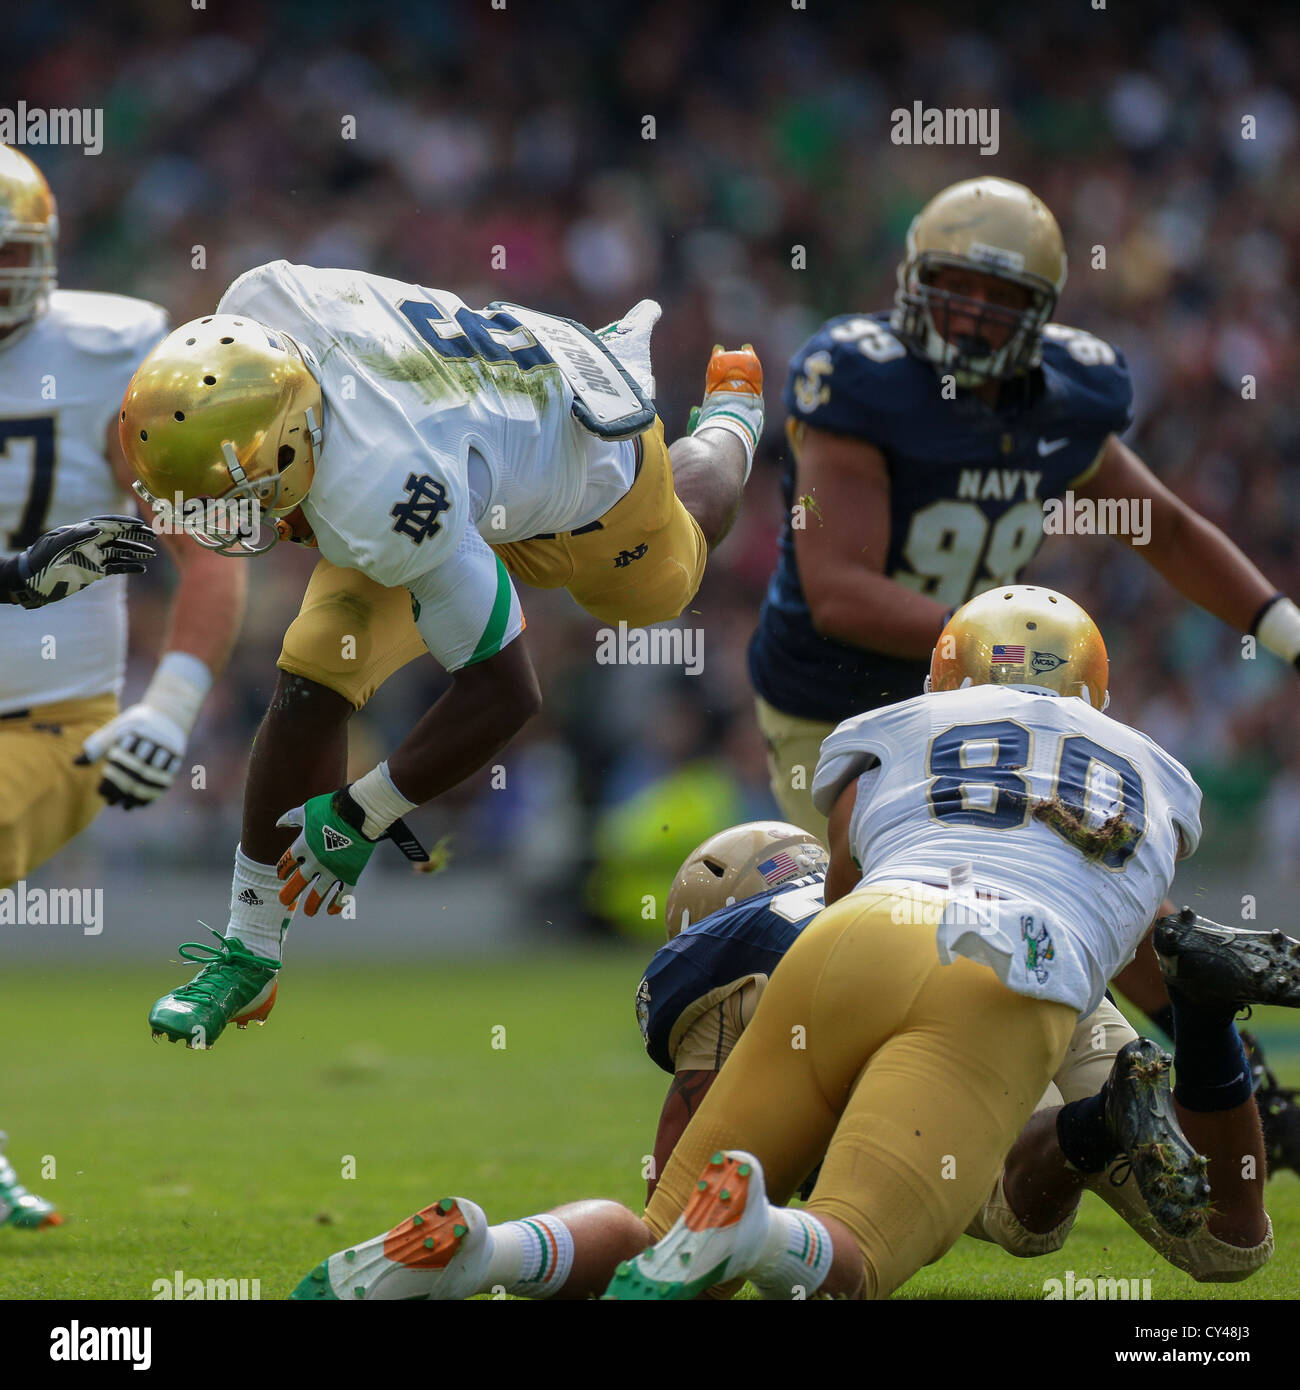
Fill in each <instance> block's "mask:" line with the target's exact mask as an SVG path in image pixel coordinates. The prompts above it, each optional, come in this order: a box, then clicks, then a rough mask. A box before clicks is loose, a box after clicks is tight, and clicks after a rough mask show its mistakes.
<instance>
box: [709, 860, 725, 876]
mask: <svg viewBox="0 0 1300 1390" xmlns="http://www.w3.org/2000/svg"><path fill="white" fill-rule="evenodd" d="M704 867H705V868H706V869H708V871H709V872H710V873H711V874H712V875H713V876H714V878H722V877H723V875H725V874H726V872H727V866H726V865H725V864H719V863H718V861H717V860H716V859H706V860H704Z"/></svg>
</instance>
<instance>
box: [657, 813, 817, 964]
mask: <svg viewBox="0 0 1300 1390" xmlns="http://www.w3.org/2000/svg"><path fill="white" fill-rule="evenodd" d="M829 863H830V855H829V854H828V853H827V851H826V846H825V845H823V844H822V843H821V841H820V840H818V838H817V837H816V836H815V835H811V834H809V832H808V831H806V830H800V829H799V827H798V826H797V825H789V824H787V823H786V822H785V821H775V820H756V821H749V822H747V823H746V824H744V825H733V826H732V827H731V829H730V830H723V831H721V832H720V833H719V834H717V835H712V836H710V837H709V839H707V840H705V841H704V843H703V844H702V845H700V846H698V847H697V848H696V849H694V850H692V851H691V853H690V854H689V855H687V857H686V862H685V863H684V864H683V865H682V867H681V868H680V869H678V871H677V877H676V878H675V879H673V886H672V887H671V888H670V889H669V890H668V911H667V918H668V938H669V940H671V939H672V938H673V937H675V936H676V935H677V934H678V933H679V932H680V931H682V930H683V929H684V928H686V927H689V926H690V925H691V923H692V922H700V921H703V919H704V918H705V917H708V916H709V915H710V914H711V913H714V912H717V911H718V910H719V909H720V908H724V907H726V906H727V905H728V904H730V903H734V902H741V901H742V900H743V899H745V898H752V897H753V896H754V895H755V894H756V893H762V892H764V891H765V890H766V889H768V888H775V887H777V886H778V885H779V884H782V883H785V882H787V881H788V880H790V879H792V878H802V877H803V876H804V875H805V874H816V873H825V872H826V867H827V865H828V864H829Z"/></svg>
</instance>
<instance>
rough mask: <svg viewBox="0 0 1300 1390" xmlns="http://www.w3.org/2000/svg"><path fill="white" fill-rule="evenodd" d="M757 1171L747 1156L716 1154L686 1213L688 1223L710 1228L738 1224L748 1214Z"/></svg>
mask: <svg viewBox="0 0 1300 1390" xmlns="http://www.w3.org/2000/svg"><path fill="white" fill-rule="evenodd" d="M753 1171H754V1170H753V1167H752V1165H751V1164H748V1163H746V1162H744V1160H743V1159H738V1158H729V1157H728V1156H727V1155H725V1154H721V1153H719V1154H715V1155H714V1156H713V1159H712V1160H711V1161H710V1163H709V1166H708V1167H707V1168H706V1169H705V1170H704V1173H703V1175H702V1176H701V1178H700V1180H699V1182H698V1183H696V1191H695V1192H694V1193H693V1194H692V1196H691V1200H690V1201H689V1202H688V1203H687V1204H686V1210H685V1211H684V1212H683V1213H682V1220H683V1221H685V1223H686V1225H687V1227H688V1228H689V1229H690V1230H692V1231H709V1230H717V1229H720V1228H721V1227H724V1226H734V1225H735V1223H736V1222H737V1221H739V1220H740V1218H741V1217H742V1216H743V1215H744V1214H745V1203H746V1201H747V1200H748V1197H749V1183H750V1178H751V1176H752V1175H753Z"/></svg>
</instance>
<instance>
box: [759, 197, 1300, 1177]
mask: <svg viewBox="0 0 1300 1390" xmlns="http://www.w3.org/2000/svg"><path fill="white" fill-rule="evenodd" d="M1065 279H1066V256H1065V248H1064V243H1063V241H1062V238H1061V232H1060V229H1059V228H1058V226H1057V223H1056V219H1055V218H1054V217H1053V216H1052V213H1051V211H1050V210H1049V209H1048V208H1047V207H1046V206H1045V205H1044V204H1043V203H1042V202H1041V201H1040V200H1039V199H1038V198H1036V197H1035V196H1034V194H1033V193H1031V192H1030V191H1029V189H1027V188H1024V187H1022V186H1021V185H1020V184H1017V183H1011V182H1009V181H1007V180H1006V179H999V178H977V179H968V180H965V181H964V182H961V183H956V184H953V185H952V186H951V187H949V188H945V189H944V190H942V191H941V192H940V193H939V194H937V195H936V196H935V197H934V198H933V199H932V200H931V201H930V202H929V203H928V204H926V206H925V207H924V208H923V209H922V210H921V212H920V213H919V214H918V215H917V217H916V218H915V219H914V221H913V222H912V224H911V228H910V229H909V231H908V234H907V243H906V251H905V254H904V257H903V260H902V261H901V262H900V264H899V267H898V293H897V296H896V302H895V306H894V308H893V310H892V312H882V313H872V314H844V315H840V316H839V317H836V318H833V319H831V320H829V321H828V322H827V323H826V324H824V325H823V326H822V328H821V329H819V330H818V332H817V333H815V334H814V335H813V337H812V338H811V339H810V340H809V341H808V342H807V343H806V344H804V346H803V347H802V348H801V349H800V350H799V352H798V353H797V354H796V355H795V357H794V359H793V361H792V363H791V367H790V374H789V378H788V380H787V384H786V388H785V395H784V401H785V405H786V409H787V411H788V418H787V421H786V432H787V435H788V439H789V444H790V448H789V450H788V452H787V458H786V462H785V471H784V474H783V478H782V490H783V496H784V501H785V506H786V516H785V520H784V522H783V526H782V531H781V536H780V541H779V557H778V562H777V567H776V570H775V572H774V573H773V575H772V579H771V582H770V583H769V586H768V590H767V594H766V597H765V599H764V602H763V606H762V610H761V614H760V617H759V622H758V628H757V630H756V631H755V633H754V636H753V638H752V640H751V643H750V649H749V669H750V678H751V680H752V682H753V686H754V691H755V704H756V710H757V715H758V722H759V725H760V727H761V729H762V732H763V735H764V738H765V740H766V742H767V745H768V765H769V771H770V774H771V784H772V792H773V795H774V796H775V798H776V801H777V804H778V805H779V806H780V807H781V811H782V814H783V815H784V816H785V817H786V819H787V820H790V821H792V822H794V823H795V824H797V825H804V826H808V827H809V828H810V829H813V830H820V829H821V828H822V825H823V822H822V819H821V817H820V815H819V813H818V812H817V809H816V807H815V806H814V805H813V803H812V798H811V774H812V770H813V768H814V767H815V766H816V764H817V757H818V750H819V749H820V747H821V743H822V740H823V739H825V738H826V736H827V735H828V734H829V733H830V732H831V730H832V729H833V728H834V727H835V726H836V724H838V723H839V722H840V721H841V720H844V719H848V718H850V717H852V716H853V715H855V714H859V713H861V712H862V711H863V710H869V709H875V708H877V707H879V706H881V705H887V704H890V703H892V702H894V701H896V700H902V699H906V698H908V697H909V696H911V695H912V694H914V693H915V692H916V691H917V690H918V689H919V688H920V685H921V681H922V679H923V677H924V675H925V669H926V665H925V663H926V662H928V660H929V657H930V651H931V649H932V648H933V646H934V642H935V638H936V635H937V634H938V632H939V630H940V629H941V628H942V627H943V625H944V623H945V622H946V621H947V618H948V616H949V615H950V614H951V613H952V611H953V610H954V609H955V608H956V607H957V606H958V605H959V604H962V603H964V602H965V601H966V600H967V599H968V598H970V597H972V596H973V595H974V594H977V593H980V592H981V591H983V590H985V589H987V588H989V587H990V586H991V585H995V584H1008V583H1015V582H1016V579H1017V577H1018V576H1019V575H1020V573H1021V571H1022V570H1023V569H1024V568H1025V566H1026V565H1028V564H1029V562H1030V561H1031V560H1032V559H1033V557H1034V555H1035V554H1036V553H1037V551H1038V549H1039V546H1040V544H1041V542H1042V538H1043V521H1044V503H1046V502H1049V501H1050V500H1051V499H1061V498H1063V497H1064V496H1065V495H1066V494H1071V495H1072V496H1073V498H1075V499H1083V500H1085V501H1086V502H1088V503H1090V504H1104V503H1106V502H1107V501H1109V500H1111V499H1114V501H1115V502H1116V503H1119V504H1122V506H1123V510H1122V511H1115V513H1114V514H1115V515H1116V516H1121V517H1122V516H1129V517H1130V518H1131V517H1133V516H1135V515H1139V513H1135V512H1134V511H1132V510H1131V509H1132V508H1140V507H1149V521H1150V526H1149V531H1145V532H1144V531H1139V530H1138V529H1137V528H1136V527H1134V528H1131V529H1130V531H1129V534H1126V535H1121V536H1120V537H1119V538H1120V539H1121V540H1122V541H1123V542H1124V543H1125V544H1127V545H1129V546H1131V547H1132V549H1133V550H1134V552H1135V553H1136V554H1137V555H1139V556H1141V557H1142V558H1143V559H1144V560H1146V562H1147V563H1148V564H1150V565H1151V566H1152V567H1153V568H1154V569H1155V570H1157V571H1158V572H1159V573H1160V574H1161V575H1163V576H1164V578H1165V579H1166V580H1168V582H1169V583H1170V584H1172V585H1173V586H1174V587H1175V588H1176V589H1177V590H1178V591H1179V592H1180V593H1182V594H1183V595H1185V596H1186V597H1187V598H1188V599H1190V600H1191V601H1192V602H1193V603H1195V604H1197V605H1199V606H1200V607H1201V608H1203V609H1205V610H1206V611H1207V612H1209V613H1212V614H1213V615H1214V616H1215V617H1217V618H1219V619H1221V620H1222V621H1223V622H1225V623H1227V624H1228V625H1229V626H1230V627H1233V628H1235V629H1237V631H1239V632H1243V633H1251V634H1253V635H1254V636H1255V637H1256V638H1258V640H1259V643H1260V645H1261V646H1264V647H1266V648H1268V649H1269V650H1270V651H1272V652H1274V653H1276V654H1277V655H1278V656H1280V657H1281V658H1282V659H1283V660H1284V661H1286V662H1288V663H1291V664H1295V663H1296V662H1297V660H1298V659H1300V608H1297V606H1296V604H1295V603H1293V602H1292V601H1291V600H1290V599H1289V598H1287V597H1285V596H1284V595H1282V594H1280V593H1279V592H1278V590H1277V587H1276V586H1275V585H1274V584H1272V583H1271V582H1270V581H1269V580H1268V579H1267V578H1266V577H1265V576H1264V575H1263V574H1262V573H1261V572H1260V571H1259V570H1258V569H1257V568H1256V567H1255V565H1254V564H1252V563H1251V561H1250V560H1249V559H1248V558H1247V557H1246V556H1245V555H1244V554H1243V553H1242V552H1241V550H1239V549H1238V547H1237V546H1236V545H1235V544H1234V543H1233V542H1232V541H1231V540H1229V539H1228V537H1227V536H1225V535H1224V534H1223V532H1222V531H1220V530H1219V529H1218V528H1217V527H1216V526H1214V525H1212V524H1211V523H1210V522H1208V521H1207V520H1206V519H1205V518H1204V517H1202V516H1200V515H1199V514H1198V513H1197V512H1195V511H1194V510H1193V509H1192V508H1191V507H1190V506H1188V505H1187V503H1186V502H1184V501H1183V500H1182V499H1181V498H1179V497H1178V496H1177V495H1175V494H1174V493H1173V492H1172V491H1171V490H1170V489H1169V488H1167V487H1165V486H1164V484H1162V483H1161V482H1160V481H1159V480H1158V479H1157V478H1156V477H1155V475H1154V474H1153V473H1152V472H1151V471H1150V469H1148V468H1147V466H1146V465H1145V464H1144V463H1143V462H1142V460H1141V459H1140V458H1138V456H1137V455H1136V454H1135V453H1134V452H1133V451H1132V449H1130V448H1129V447H1128V446H1127V445H1126V444H1124V443H1122V442H1121V440H1120V438H1119V436H1120V435H1121V434H1122V433H1123V432H1124V431H1125V430H1126V429H1127V428H1128V426H1129V424H1130V423H1131V421H1132V400H1133V387H1132V382H1131V380H1130V377H1129V371H1128V367H1127V364H1126V363H1125V361H1124V355H1123V353H1122V352H1121V351H1120V350H1119V348H1117V347H1115V346H1114V345H1112V344H1111V343H1108V342H1105V341H1104V340H1102V339H1100V338H1097V337H1094V336H1093V335H1091V334H1089V333H1085V332H1082V331H1080V330H1079V329H1075V328H1067V327H1065V326H1063V325H1061V324H1057V323H1053V322H1051V318H1052V315H1053V313H1054V312H1055V309H1056V306H1057V302H1058V300H1059V299H1060V296H1061V292H1062V291H1063V289H1064V287H1065ZM1101 515H1103V516H1104V515H1105V513H1101ZM1022 655H1023V657H1024V659H1025V660H1026V661H1027V662H1028V665H1027V666H1026V667H1025V674H1026V679H1028V678H1030V677H1032V676H1033V675H1034V674H1036V668H1035V664H1034V663H1035V662H1036V661H1040V660H1041V659H1042V657H1041V652H1040V653H1039V654H1038V655H1037V656H1035V654H1034V649H1033V647H1032V646H1031V647H1030V648H1029V650H1028V652H1027V653H1025V654H1022ZM1172 911H1173V904H1172V903H1171V902H1166V903H1164V904H1162V905H1161V914H1162V915H1163V914H1168V913H1170V912H1172ZM1116 985H1117V986H1118V987H1119V988H1120V989H1121V990H1123V992H1124V993H1125V994H1126V995H1127V996H1128V997H1129V998H1131V999H1132V1000H1133V1001H1134V1003H1136V1004H1137V1005H1138V1006H1139V1007H1140V1008H1141V1009H1142V1010H1143V1011H1144V1012H1145V1013H1146V1014H1147V1015H1148V1016H1149V1017H1150V1018H1151V1019H1152V1021H1153V1022H1154V1023H1155V1024H1156V1025H1157V1026H1158V1027H1159V1028H1161V1029H1162V1030H1163V1031H1164V1032H1165V1033H1166V1034H1167V1035H1170V1036H1172V1035H1171V1034H1170V1029H1171V1027H1172V1015H1171V1010H1170V1004H1169V999H1168V996H1167V994H1166V992H1165V989H1164V987H1163V984H1162V983H1161V978H1160V972H1159V968H1158V966H1157V964H1156V960H1155V957H1154V955H1153V954H1152V952H1151V949H1150V947H1149V945H1144V946H1143V947H1142V948H1141V949H1140V950H1139V952H1138V954H1137V956H1136V957H1135V958H1134V960H1133V962H1132V963H1131V964H1130V965H1129V966H1128V967H1126V969H1125V970H1124V972H1123V974H1122V975H1121V976H1120V978H1119V979H1118V980H1117V981H1116ZM1261 1069H1262V1068H1261ZM1261 1108H1262V1109H1263V1111H1264V1114H1265V1126H1266V1133H1267V1134H1268V1136H1269V1155H1270V1164H1271V1166H1272V1167H1274V1168H1276V1167H1279V1166H1282V1165H1284V1164H1289V1165H1291V1166H1295V1167H1296V1168H1297V1171H1300V1111H1297V1110H1296V1109H1295V1107H1294V1104H1293V1102H1292V1100H1291V1098H1290V1095H1289V1093H1282V1092H1276V1091H1274V1092H1271V1093H1270V1095H1269V1096H1268V1098H1267V1100H1265V1099H1264V1096H1263V1093H1261Z"/></svg>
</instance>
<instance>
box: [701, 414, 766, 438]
mask: <svg viewBox="0 0 1300 1390" xmlns="http://www.w3.org/2000/svg"><path fill="white" fill-rule="evenodd" d="M719 415H725V416H726V417H727V419H728V420H734V421H735V422H736V423H737V424H738V425H743V426H744V429H745V433H746V434H748V435H749V436H750V438H751V439H752V440H753V441H754V443H755V444H757V443H758V435H757V434H755V432H754V426H753V425H752V424H750V422H749V421H748V420H746V419H745V417H744V416H743V415H737V414H736V412H735V411H734V410H711V411H709V413H708V414H707V415H705V416H704V417H703V419H701V421H700V423H699V424H698V425H696V426H695V429H696V430H706V429H708V427H709V426H710V425H711V424H712V423H713V422H714V420H716V419H717V418H718V416H719ZM692 433H694V431H692Z"/></svg>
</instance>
